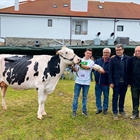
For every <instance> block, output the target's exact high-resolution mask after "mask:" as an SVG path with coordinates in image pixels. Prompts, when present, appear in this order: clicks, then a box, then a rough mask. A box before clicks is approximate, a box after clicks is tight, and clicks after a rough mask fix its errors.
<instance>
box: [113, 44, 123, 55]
mask: <svg viewBox="0 0 140 140" xmlns="http://www.w3.org/2000/svg"><path fill="white" fill-rule="evenodd" d="M115 51H116V55H117V56H119V57H121V56H122V55H123V53H124V47H123V45H122V44H117V45H116V46H115Z"/></svg>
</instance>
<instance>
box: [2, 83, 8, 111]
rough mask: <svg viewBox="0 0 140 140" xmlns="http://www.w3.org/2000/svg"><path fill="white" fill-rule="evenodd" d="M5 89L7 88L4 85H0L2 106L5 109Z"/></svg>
mask: <svg viewBox="0 0 140 140" xmlns="http://www.w3.org/2000/svg"><path fill="white" fill-rule="evenodd" d="M6 90H7V86H6V85H5V86H2V87H1V96H2V107H3V109H5V110H6V109H7V106H6V102H5V96H6Z"/></svg>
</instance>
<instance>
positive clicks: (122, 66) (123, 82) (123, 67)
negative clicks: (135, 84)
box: [109, 44, 130, 120]
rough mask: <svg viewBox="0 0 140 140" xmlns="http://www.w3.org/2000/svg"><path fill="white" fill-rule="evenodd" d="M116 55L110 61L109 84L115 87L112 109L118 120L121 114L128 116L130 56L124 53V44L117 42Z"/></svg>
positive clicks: (115, 118)
mask: <svg viewBox="0 0 140 140" xmlns="http://www.w3.org/2000/svg"><path fill="white" fill-rule="evenodd" d="M115 51H116V56H115V57H113V58H111V59H110V63H109V84H110V87H111V88H112V89H113V98H112V111H113V114H114V115H113V117H114V120H118V110H119V114H120V115H121V116H123V117H127V114H126V113H125V111H124V101H125V95H126V91H127V87H128V84H130V83H129V69H128V64H129V62H130V57H129V56H127V55H125V54H124V47H123V45H122V44H117V45H116V47H115Z"/></svg>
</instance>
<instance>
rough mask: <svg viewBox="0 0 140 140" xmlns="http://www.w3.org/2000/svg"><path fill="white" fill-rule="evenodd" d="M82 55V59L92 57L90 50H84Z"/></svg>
mask: <svg viewBox="0 0 140 140" xmlns="http://www.w3.org/2000/svg"><path fill="white" fill-rule="evenodd" d="M84 54H85V57H84V58H85V59H89V58H90V57H91V56H92V49H91V48H88V49H86V51H85V53H84Z"/></svg>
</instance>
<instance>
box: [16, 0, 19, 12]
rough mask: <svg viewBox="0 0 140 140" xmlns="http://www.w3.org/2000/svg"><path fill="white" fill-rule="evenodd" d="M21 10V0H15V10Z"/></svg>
mask: <svg viewBox="0 0 140 140" xmlns="http://www.w3.org/2000/svg"><path fill="white" fill-rule="evenodd" d="M18 10H19V0H15V11H18Z"/></svg>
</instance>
